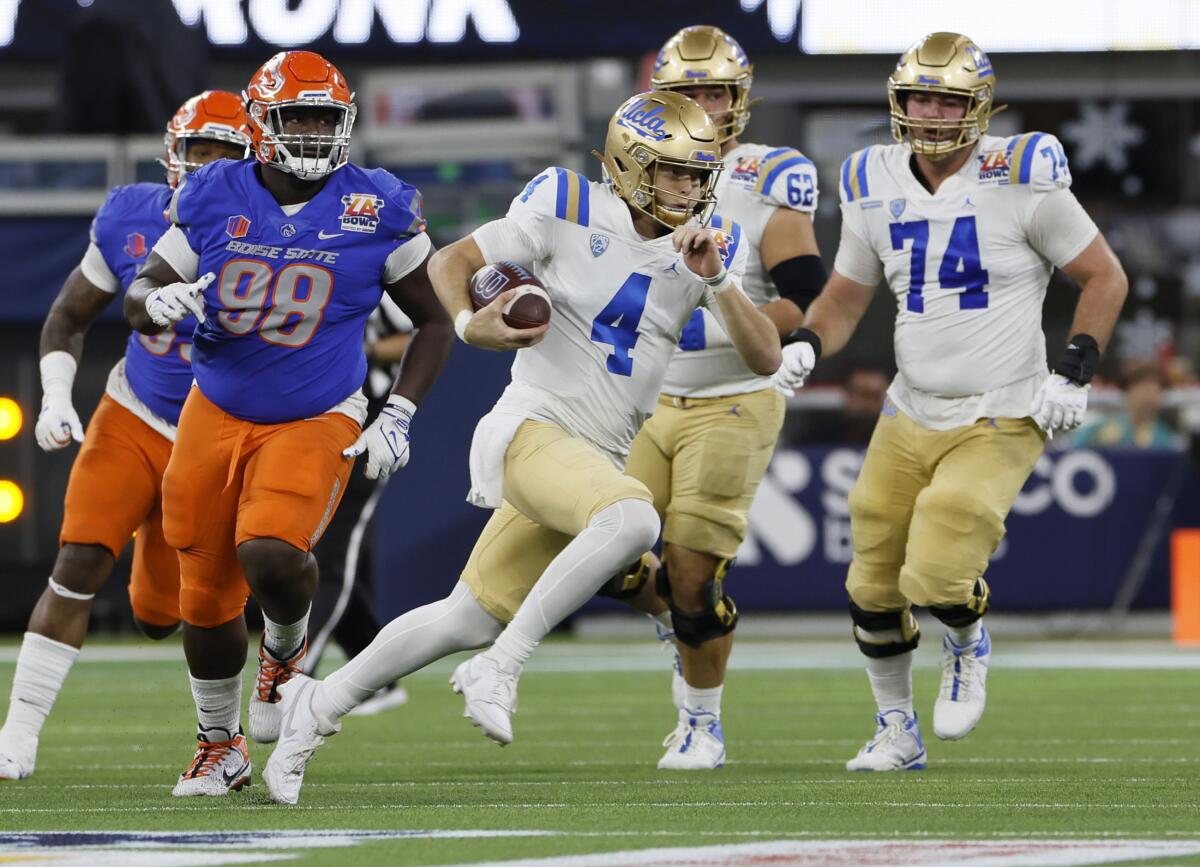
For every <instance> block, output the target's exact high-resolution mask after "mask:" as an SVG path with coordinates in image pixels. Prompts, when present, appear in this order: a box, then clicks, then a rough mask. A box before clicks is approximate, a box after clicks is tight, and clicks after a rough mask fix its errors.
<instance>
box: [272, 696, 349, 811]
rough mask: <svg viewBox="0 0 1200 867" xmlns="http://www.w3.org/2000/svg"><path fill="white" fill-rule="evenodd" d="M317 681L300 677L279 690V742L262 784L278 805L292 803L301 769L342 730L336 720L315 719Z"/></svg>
mask: <svg viewBox="0 0 1200 867" xmlns="http://www.w3.org/2000/svg"><path fill="white" fill-rule="evenodd" d="M316 689H317V682H316V681H315V680H313V679H312V678H311V677H307V676H305V675H303V674H300V675H297V676H296V677H294V678H292V679H291V680H290V681H288V682H287V683H286V684H284V685H283V686H281V687H280V688H279V696H280V700H279V707H280V708H281V711H282V714H281V717H282V720H281V724H280V731H279V743H277V744H276V745H275V750H274V751H273V752H272V753H271V758H269V759H267V766H266V767H265V768H263V781H264V782H266V784H267V791H268V792H269V793H270V795H271V800H272V801H274V802H275V803H277V804H295V803H296V802H298V801H299V800H300V787H301V786H303V785H304V770H305V769H306V768H307V767H308V763H309V762H311V761H312V757H313V753H315V752H316V751H317V748H318V747H320V746H321V745H322V744H323V743H325V738H326V737H328V736H330V735H334V734H337V733H338V732H340V731H341V730H342V724H341V722H340V721H338V720H327V719H323V718H320V717H318V716H317V715H316V714H315V713H314V712H313V709H312V697H313V694H314V693H315V692H316Z"/></svg>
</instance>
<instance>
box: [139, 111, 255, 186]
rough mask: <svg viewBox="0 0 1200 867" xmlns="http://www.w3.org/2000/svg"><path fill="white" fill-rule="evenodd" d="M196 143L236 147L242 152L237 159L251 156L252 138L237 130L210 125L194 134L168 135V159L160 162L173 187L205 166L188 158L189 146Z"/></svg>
mask: <svg viewBox="0 0 1200 867" xmlns="http://www.w3.org/2000/svg"><path fill="white" fill-rule="evenodd" d="M195 141H215V142H224V143H225V144H231V145H235V146H237V147H239V148H241V150H242V153H241V155H240V156H239V157H237V159H245V158H246V157H248V156H249V155H250V137H249V136H248V135H246V134H245V133H243V132H238V131H236V130H230V129H222V128H220V127H216V126H213V125H212V124H208V125H206V126H205V127H204V128H203V129H200V130H196V131H194V132H181V133H175V134H170V133H168V135H167V158H166V160H165V161H164V160H160V161H159V162H160V163H162V165H163V166H164V167H165V168H166V170H167V178H168V182H169V183H170V184H171V186H175V184H177V183H178V182H179V178H180V177H182V176H183V175H185V174H190V173H191V172H194V171H196V169H198V168H200V167H201V166H203V165H205V163H200V162H196V161H195V160H189V159H188V158H187V152H188V145H190V144H191V143H192V142H195Z"/></svg>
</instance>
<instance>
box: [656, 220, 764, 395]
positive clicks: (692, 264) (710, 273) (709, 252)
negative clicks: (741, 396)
mask: <svg viewBox="0 0 1200 867" xmlns="http://www.w3.org/2000/svg"><path fill="white" fill-rule="evenodd" d="M672 241H673V242H674V244H675V249H676V250H678V251H679V254H680V255H681V256H682V257H683V264H684V266H685V267H686V268H687V269H688V270H689V271H691V272H692V273H693V274H695V275H696V276H697V277H698V278H699V279H700V280H701V281H702V282H703V283H706V284H707V285H708V286H709V288H710V289H711V290H712V292H713V294H715V295H716V298H717V305H718V307H719V309H720V313H721V319H722V323H721V324H722V327H723V328H724V329H725V333H726V334H728V335H729V339H730V340H731V341H732V342H733V346H734V348H735V349H737V351H738V355H740V356H741V357H742V361H744V362H746V366H747V367H749V368H750V369H751V370H752V371H754V372H755V373H757V374H759V375H760V376H770V375H771V374H772V373H774V372H775V371H776V370H778V369H779V361H780V358H781V356H780V353H779V332H778V331H776V329H775V324H774V323H773V322H772V321H771V320H770V319H769V318H768V317H767V316H766V314H764V313H763V312H762V311H761V310H759V309H758V308H757V307H755V306H754V302H752V301H751V300H750V299H749V298H747V297H746V294H745V293H744V292H742V290H741V287H739V286H738V285H737V282H736V281H734V279H733V278H732V277H731V276H729V273H728V272H727V271H726V270H725V263H724V262H723V261H722V259H721V250H720V248H719V247H718V246H717V241H716V238H715V237H714V236H713V233H712V231H711V230H710V229H707V228H703V227H700V226H680V227H679V228H678V229H676V230H675V234H674V236H673V238H672Z"/></svg>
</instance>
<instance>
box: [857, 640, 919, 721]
mask: <svg viewBox="0 0 1200 867" xmlns="http://www.w3.org/2000/svg"><path fill="white" fill-rule="evenodd" d="M912 664H913V652H912V651H911V650H910V651H908V652H907V653H901V654H899V655H897V656H885V657H882V658H877V657H874V656H868V657H867V677H868V678H870V680H871V692H873V693H874V694H875V704H876V705H877V706H878V708H879V712H880V713H884V712H885V711H889V710H897V709H899V710H902V711H904V712H905V713H906V714H908V715H909V716H912V712H913V688H912Z"/></svg>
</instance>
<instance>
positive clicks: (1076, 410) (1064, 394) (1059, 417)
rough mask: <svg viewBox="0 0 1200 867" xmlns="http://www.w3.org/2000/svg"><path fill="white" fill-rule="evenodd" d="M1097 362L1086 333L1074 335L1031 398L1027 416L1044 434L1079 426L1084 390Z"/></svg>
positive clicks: (1095, 346)
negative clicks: (1031, 404)
mask: <svg viewBox="0 0 1200 867" xmlns="http://www.w3.org/2000/svg"><path fill="white" fill-rule="evenodd" d="M1099 361H1100V347H1099V345H1098V344H1097V343H1096V338H1094V337H1092V336H1091V335H1090V334H1076V335H1075V336H1074V337H1072V338H1071V339H1070V341H1068V343H1067V348H1066V349H1065V350H1064V351H1063V354H1062V356H1061V357H1060V358H1059V359H1058V362H1057V363H1056V364H1055V365H1054V373H1052V374H1051V375H1050V376H1049V377H1047V379H1046V381H1045V382H1043V383H1042V387H1041V388H1039V389H1038V393H1037V396H1036V397H1035V398H1034V399H1033V409H1032V410H1031V411H1030V413H1029V414H1030V416H1032V418H1033V420H1034V421H1035V422H1036V423H1037V425H1038V427H1040V428H1041V429H1042V430H1044V431H1045V432H1046V433H1048V434H1053V433H1054V432H1055V431H1058V430H1061V431H1069V430H1074V429H1075V428H1077V427H1079V425H1081V424H1083V416H1084V413H1086V412H1087V395H1088V389H1089V388H1091V386H1090V385H1089V383H1091V381H1092V374H1093V373H1095V371H1096V365H1097V364H1098V363H1099Z"/></svg>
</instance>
